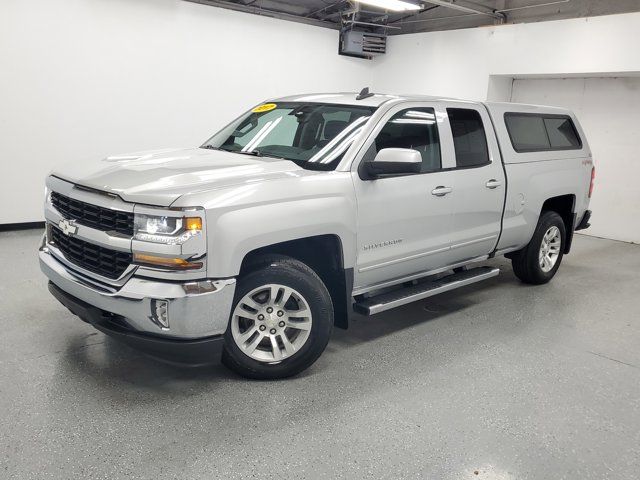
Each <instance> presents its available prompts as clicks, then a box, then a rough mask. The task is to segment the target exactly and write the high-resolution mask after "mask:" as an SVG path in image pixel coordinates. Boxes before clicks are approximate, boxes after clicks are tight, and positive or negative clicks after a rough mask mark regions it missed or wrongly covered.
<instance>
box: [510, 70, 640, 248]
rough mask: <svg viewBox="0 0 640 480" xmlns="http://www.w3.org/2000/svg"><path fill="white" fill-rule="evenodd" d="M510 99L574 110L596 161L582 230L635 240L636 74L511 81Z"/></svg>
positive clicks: (639, 86) (638, 161)
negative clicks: (588, 214)
mask: <svg viewBox="0 0 640 480" xmlns="http://www.w3.org/2000/svg"><path fill="white" fill-rule="evenodd" d="M512 101H513V102H519V103H534V104H542V105H555V106H560V107H566V108H569V109H571V110H573V111H574V112H575V113H576V114H577V116H578V119H579V120H580V123H581V124H582V127H583V128H584V130H585V132H586V135H587V139H588V141H589V144H590V146H591V150H592V151H593V158H594V161H595V164H596V191H595V192H594V194H593V198H592V201H591V209H592V210H593V212H594V213H593V221H592V222H591V223H592V227H591V228H590V229H589V230H586V231H585V232H584V233H586V234H588V235H595V236H598V237H604V238H612V239H615V240H623V241H627V242H636V243H640V78H636V77H633V78H579V79H575V78H574V79H544V80H542V79H522V80H515V81H514V84H513V92H512Z"/></svg>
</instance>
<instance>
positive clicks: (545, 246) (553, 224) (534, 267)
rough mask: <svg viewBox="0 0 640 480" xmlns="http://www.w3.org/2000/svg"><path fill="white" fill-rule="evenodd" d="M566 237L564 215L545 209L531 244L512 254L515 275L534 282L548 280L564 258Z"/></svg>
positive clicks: (540, 283) (527, 281)
mask: <svg viewBox="0 0 640 480" xmlns="http://www.w3.org/2000/svg"><path fill="white" fill-rule="evenodd" d="M565 241H566V228H565V225H564V220H562V217H561V216H560V215H558V214H557V213H556V212H550V211H548V212H543V213H542V215H540V219H539V220H538V225H537V226H536V230H535V232H534V233H533V237H532V238H531V241H530V242H529V244H528V245H527V246H526V247H525V248H523V249H522V250H520V251H518V252H516V253H515V254H513V256H512V257H511V263H512V265H513V272H514V273H515V274H516V277H518V278H519V279H520V280H522V281H523V282H525V283H531V284H533V285H542V284H544V283H547V282H549V281H550V280H551V279H552V278H553V277H554V275H555V274H556V272H557V271H558V268H559V267H560V263H561V262H562V256H563V253H564V245H565Z"/></svg>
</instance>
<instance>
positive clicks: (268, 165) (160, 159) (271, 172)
mask: <svg viewBox="0 0 640 480" xmlns="http://www.w3.org/2000/svg"><path fill="white" fill-rule="evenodd" d="M312 173H318V172H312V171H308V170H304V169H303V168H301V167H299V166H298V165H296V164H295V163H293V162H290V161H288V160H279V159H273V158H266V157H261V158H257V157H251V156H248V155H241V154H237V153H230V152H223V151H219V150H206V149H202V148H188V149H171V150H155V151H149V152H138V153H131V154H125V155H117V156H112V157H107V158H105V159H103V160H98V161H90V162H83V163H73V164H67V165H65V166H63V167H61V168H58V169H56V170H54V171H53V172H52V175H54V176H56V177H59V178H61V179H63V180H67V181H69V182H72V183H75V184H77V185H82V186H84V187H89V188H94V189H96V190H101V191H105V192H110V193H114V194H116V195H119V196H120V197H121V198H122V199H123V200H125V201H128V202H136V203H145V204H148V205H158V206H162V207H168V206H170V205H171V204H172V203H173V202H175V201H176V200H177V199H178V198H179V197H181V196H182V195H185V194H190V193H199V192H203V191H209V190H214V189H219V188H224V187H229V186H232V185H238V184H243V183H247V182H256V181H264V180H271V179H277V178H283V177H286V176H302V175H306V174H312Z"/></svg>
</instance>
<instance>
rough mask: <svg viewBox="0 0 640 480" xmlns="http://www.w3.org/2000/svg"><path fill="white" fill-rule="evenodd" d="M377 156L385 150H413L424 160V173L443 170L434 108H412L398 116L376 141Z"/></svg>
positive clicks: (389, 123) (386, 126)
mask: <svg viewBox="0 0 640 480" xmlns="http://www.w3.org/2000/svg"><path fill="white" fill-rule="evenodd" d="M374 145H375V149H376V152H379V151H380V150H382V149H383V148H410V149H412V150H417V151H418V152H420V155H421V156H422V173H427V172H435V171H436V170H440V169H441V168H442V161H441V158H440V138H439V137H438V126H437V124H436V113H435V110H434V109H433V108H408V109H406V110H401V111H400V112H398V113H396V114H395V115H394V116H393V117H391V119H390V120H389V121H388V122H387V123H386V125H385V126H384V127H382V130H381V131H380V133H379V134H378V136H377V137H376V140H375V143H374Z"/></svg>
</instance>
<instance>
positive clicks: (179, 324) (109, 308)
mask: <svg viewBox="0 0 640 480" xmlns="http://www.w3.org/2000/svg"><path fill="white" fill-rule="evenodd" d="M39 257H40V268H41V269H42V271H43V273H44V274H45V275H46V276H47V277H48V278H49V280H50V282H51V284H52V287H51V291H52V293H53V294H54V296H55V297H56V298H57V299H58V300H59V301H60V302H61V303H63V304H64V305H65V306H67V307H68V308H69V310H71V311H72V312H73V313H74V314H76V315H78V316H80V317H82V318H83V320H85V321H88V322H89V323H91V324H93V325H94V326H95V327H96V328H98V329H100V330H102V331H105V330H108V328H107V327H109V326H110V325H113V322H107V323H105V322H104V319H105V318H107V317H109V318H111V319H117V320H118V321H117V322H116V323H118V324H121V325H126V330H127V332H128V333H127V336H128V337H130V338H138V337H140V336H144V337H148V338H153V339H155V342H156V343H157V341H159V340H166V346H167V348H169V349H170V348H171V346H172V345H173V346H174V347H176V345H177V344H176V342H185V341H186V342H192V343H193V342H196V343H197V342H198V341H202V340H203V339H208V338H211V337H216V336H221V335H222V334H223V333H224V332H225V330H226V328H227V323H228V321H229V315H230V312H231V307H232V303H233V296H234V293H235V279H233V278H232V279H224V280H206V281H204V282H195V281H188V282H181V283H177V282H168V281H158V280H152V279H147V278H140V277H136V276H132V277H131V278H129V280H128V281H127V282H126V283H125V284H124V285H123V286H122V287H121V288H119V289H118V290H116V291H113V290H108V289H102V288H101V287H100V286H99V285H98V284H94V283H92V282H91V280H90V279H86V278H84V276H83V275H82V274H81V273H79V272H74V271H73V270H72V269H69V268H67V267H66V266H65V265H63V264H62V263H61V262H60V261H59V260H58V259H56V258H55V257H54V256H53V254H52V253H51V252H50V251H49V249H48V248H47V247H46V246H43V247H41V249H40V251H39ZM63 299H64V301H63ZM69 299H71V300H69ZM152 300H166V301H167V302H168V311H169V328H164V327H162V326H160V325H159V324H158V323H157V322H156V321H154V319H153V311H152ZM70 305H71V306H70ZM78 305H80V306H81V307H82V308H80V307H78ZM105 325H106V326H105ZM105 333H108V334H110V335H114V336H118V337H119V338H121V339H123V335H121V334H122V331H120V329H116V330H115V331H105ZM128 343H131V342H130V341H129V342H128ZM176 348H177V347H176Z"/></svg>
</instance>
